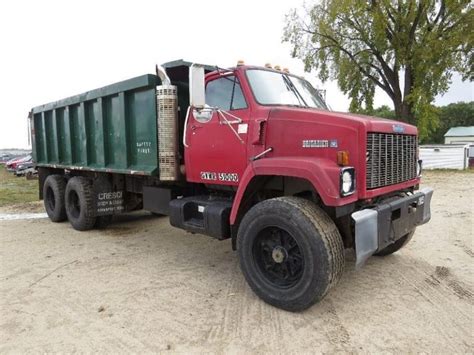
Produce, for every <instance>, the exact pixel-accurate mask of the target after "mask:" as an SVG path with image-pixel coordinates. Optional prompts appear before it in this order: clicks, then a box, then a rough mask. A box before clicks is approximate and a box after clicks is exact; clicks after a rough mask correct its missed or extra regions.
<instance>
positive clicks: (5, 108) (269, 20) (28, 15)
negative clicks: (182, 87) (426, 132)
mask: <svg viewBox="0 0 474 355" xmlns="http://www.w3.org/2000/svg"><path fill="white" fill-rule="evenodd" d="M302 4H303V1H301V0H286V1H280V0H271V1H270V0H253V1H251V0H240V1H217V0H214V1H213V0H208V1H207V0H200V1H183V0H173V1H169V0H166V1H158V0H155V1H151V0H134V1H121V0H115V1H107V0H102V1H99V0H94V1H90V0H81V1H74V0H71V1H64V0H63V1H53V0H41V1H37V0H31V1H26V0H15V1H1V2H0V53H1V54H0V149H1V148H27V147H28V139H27V114H28V111H29V110H30V109H31V108H32V107H34V106H37V105H41V104H44V103H47V102H51V101H56V100H59V99H62V98H65V97H68V96H72V95H76V94H79V93H82V92H84V91H88V90H91V89H95V88H98V87H102V86H105V85H108V84H111V83H114V82H117V81H121V80H124V79H128V78H131V77H134V76H138V75H142V74H145V73H154V67H155V64H157V63H164V62H168V61H171V60H175V59H181V58H182V59H185V60H188V61H193V62H198V63H206V64H217V65H219V66H221V67H228V66H234V65H235V64H236V63H237V61H238V60H241V59H242V60H244V61H245V63H246V64H253V65H262V66H263V65H264V64H265V63H272V64H273V65H276V64H278V65H280V66H281V67H287V68H289V69H290V71H291V72H292V73H296V74H300V75H304V76H305V77H306V78H307V79H308V80H309V81H311V82H312V83H313V85H314V86H315V87H317V88H320V89H326V92H327V101H328V103H329V105H330V107H331V108H332V109H334V110H337V111H347V109H348V106H349V100H348V98H347V97H346V96H344V95H343V94H342V93H341V92H340V91H339V90H338V88H337V85H336V84H335V83H334V82H326V83H324V85H323V84H322V83H321V82H320V81H319V80H317V79H316V76H315V74H309V73H304V72H303V65H302V63H301V61H299V60H298V59H293V58H291V56H290V47H289V46H288V45H287V44H282V43H281V38H282V31H283V27H284V16H285V14H286V13H288V11H289V10H290V9H291V8H293V7H299V6H301V5H302ZM473 99H474V98H473V87H472V84H469V83H463V82H461V80H460V78H459V77H457V76H455V77H454V79H453V84H452V86H451V88H450V90H449V92H448V93H446V94H445V95H444V96H443V97H438V98H437V99H436V102H435V103H436V104H438V105H445V104H448V103H451V102H457V101H470V100H473ZM383 104H386V105H389V106H391V101H390V100H389V99H388V97H387V96H386V95H385V94H383V93H382V92H377V93H376V97H375V106H376V107H377V106H380V105H383Z"/></svg>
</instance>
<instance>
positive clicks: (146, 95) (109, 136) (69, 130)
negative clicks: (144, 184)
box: [32, 74, 160, 175]
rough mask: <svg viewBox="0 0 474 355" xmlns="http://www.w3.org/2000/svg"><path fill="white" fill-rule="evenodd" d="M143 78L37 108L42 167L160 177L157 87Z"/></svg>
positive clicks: (36, 142)
mask: <svg viewBox="0 0 474 355" xmlns="http://www.w3.org/2000/svg"><path fill="white" fill-rule="evenodd" d="M159 83H160V81H159V78H158V77H157V76H155V75H150V74H149V75H143V76H139V77H136V78H133V79H130V80H126V81H122V82H120V83H116V84H113V85H109V86H106V87H103V88H100V89H97V90H92V91H89V92H86V93H84V94H81V95H77V96H73V97H70V98H67V99H64V100H60V101H56V102H52V103H49V104H46V105H42V106H38V107H35V108H33V110H32V111H33V132H34V134H33V157H34V159H35V161H36V162H37V164H38V166H55V167H62V168H66V169H82V170H95V171H108V172H117V173H129V174H143V175H156V174H157V172H158V152H157V146H158V142H157V119H156V115H157V114H156V112H157V111H156V89H155V88H156V86H157V85H159Z"/></svg>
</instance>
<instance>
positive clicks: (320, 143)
mask: <svg viewBox="0 0 474 355" xmlns="http://www.w3.org/2000/svg"><path fill="white" fill-rule="evenodd" d="M302 143H303V144H302V146H303V148H337V146H338V144H337V139H331V140H327V139H304V140H303V141H302Z"/></svg>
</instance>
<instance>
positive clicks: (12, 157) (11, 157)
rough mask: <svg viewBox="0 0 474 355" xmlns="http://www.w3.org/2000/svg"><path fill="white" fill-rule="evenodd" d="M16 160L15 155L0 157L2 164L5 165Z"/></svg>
mask: <svg viewBox="0 0 474 355" xmlns="http://www.w3.org/2000/svg"><path fill="white" fill-rule="evenodd" d="M14 158H16V157H15V156H14V155H13V154H8V153H7V154H2V155H0V164H5V163H6V162H7V161H9V160H11V159H14Z"/></svg>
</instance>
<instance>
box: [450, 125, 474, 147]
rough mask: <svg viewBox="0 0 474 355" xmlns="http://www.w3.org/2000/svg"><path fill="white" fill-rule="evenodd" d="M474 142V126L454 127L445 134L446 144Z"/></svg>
mask: <svg viewBox="0 0 474 355" xmlns="http://www.w3.org/2000/svg"><path fill="white" fill-rule="evenodd" d="M467 143H474V126H470V127H452V128H450V129H449V130H448V131H447V132H446V134H445V135H444V144H467Z"/></svg>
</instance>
